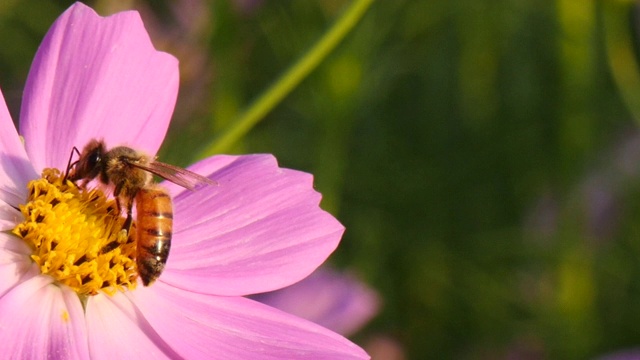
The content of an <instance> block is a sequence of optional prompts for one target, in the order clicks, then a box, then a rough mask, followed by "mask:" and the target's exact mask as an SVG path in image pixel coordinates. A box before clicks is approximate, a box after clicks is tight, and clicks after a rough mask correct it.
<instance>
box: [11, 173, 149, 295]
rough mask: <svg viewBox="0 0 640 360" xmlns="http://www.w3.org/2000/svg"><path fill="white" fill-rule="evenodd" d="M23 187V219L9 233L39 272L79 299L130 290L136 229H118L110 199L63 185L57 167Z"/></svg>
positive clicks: (134, 274)
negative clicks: (22, 243)
mask: <svg viewBox="0 0 640 360" xmlns="http://www.w3.org/2000/svg"><path fill="white" fill-rule="evenodd" d="M27 187H28V190H29V196H28V198H27V201H26V203H25V204H24V205H20V211H21V212H22V215H23V216H24V221H23V222H22V223H19V224H18V225H17V226H16V227H15V228H14V229H13V231H12V233H13V234H15V235H16V236H18V237H20V238H21V239H23V240H24V241H25V242H26V243H27V244H28V245H29V246H30V247H31V249H32V251H33V252H32V255H31V259H32V260H33V261H34V262H35V263H36V264H38V266H39V267H40V271H41V272H42V273H43V274H46V275H49V276H52V277H53V278H54V279H56V281H57V282H58V283H61V284H64V285H66V286H69V287H70V288H72V289H73V290H75V291H76V292H77V293H78V295H80V296H82V297H84V296H88V295H96V294H98V293H99V292H104V293H106V294H109V295H113V294H115V293H116V292H118V291H125V290H127V289H134V288H135V286H136V278H137V271H136V262H135V253H136V244H135V241H134V240H133V239H135V226H132V228H131V229H130V231H128V232H127V231H126V230H123V228H122V226H123V224H124V222H125V219H124V218H123V217H122V216H121V214H120V212H119V211H118V208H117V206H116V203H115V201H114V200H113V199H108V198H107V197H106V196H105V194H104V192H102V191H101V190H100V189H91V190H87V189H83V188H81V187H78V186H76V185H75V184H74V183H72V182H71V181H68V180H66V181H63V178H62V177H61V175H60V171H59V170H57V169H45V170H44V171H43V173H42V178H40V179H36V180H33V181H31V182H29V184H28V185H27Z"/></svg>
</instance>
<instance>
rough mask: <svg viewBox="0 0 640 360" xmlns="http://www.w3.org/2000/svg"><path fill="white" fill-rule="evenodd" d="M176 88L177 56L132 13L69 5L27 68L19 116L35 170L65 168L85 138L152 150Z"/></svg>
mask: <svg viewBox="0 0 640 360" xmlns="http://www.w3.org/2000/svg"><path fill="white" fill-rule="evenodd" d="M177 92H178V63H177V60H176V59H175V58H174V57H173V56H171V55H169V54H166V53H161V52H158V51H156V50H155V49H154V47H153V45H152V44H151V41H150V39H149V35H148V34H147V32H146V31H145V29H144V26H143V24H142V20H141V19H140V15H139V14H138V13H137V12H135V11H126V12H121V13H118V14H115V15H113V16H109V17H105V18H102V17H99V16H98V15H97V14H96V13H95V12H94V11H93V10H92V9H91V8H89V7H87V6H85V5H83V4H81V3H75V4H74V5H72V6H71V7H70V8H69V9H68V10H67V11H65V12H64V13H63V14H62V15H61V16H60V17H59V18H58V20H56V22H55V23H54V24H53V26H52V27H51V29H50V30H49V32H48V33H47V35H46V37H45V38H44V40H43V42H42V45H41V46H40V48H39V49H38V52H37V54H36V57H35V59H34V62H33V65H32V67H31V71H30V72H29V78H28V80H27V85H26V87H25V92H24V98H23V104H22V113H21V115H20V116H21V123H20V132H21V133H22V134H23V135H24V137H25V142H26V148H27V153H28V154H29V158H30V159H31V161H32V162H33V164H34V167H35V168H36V170H37V171H41V170H42V168H44V167H56V168H59V169H64V168H65V167H66V165H67V161H68V159H69V155H70V153H71V148H72V147H73V146H77V147H78V148H80V149H82V147H83V146H84V145H85V144H86V143H87V142H88V141H89V140H90V139H91V138H104V140H105V141H106V143H107V146H108V147H112V146H115V145H119V144H130V145H131V146H132V147H135V148H136V149H141V150H144V151H146V152H148V153H150V154H155V152H156V151H157V149H158V148H159V146H160V144H161V143H162V140H163V138H164V135H165V133H166V130H167V127H168V125H169V120H170V117H171V114H172V112H173V107H174V105H175V100H176V96H177Z"/></svg>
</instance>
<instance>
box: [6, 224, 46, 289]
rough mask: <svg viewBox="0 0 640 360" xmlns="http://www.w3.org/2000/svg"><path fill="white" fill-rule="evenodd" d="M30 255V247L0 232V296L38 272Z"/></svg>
mask: <svg viewBox="0 0 640 360" xmlns="http://www.w3.org/2000/svg"><path fill="white" fill-rule="evenodd" d="M30 255H31V249H30V248H29V247H28V246H27V244H26V243H25V242H24V241H22V240H20V239H18V238H16V237H15V236H13V235H11V234H7V233H2V232H0V297H1V296H3V295H4V294H5V293H6V292H7V291H9V290H10V289H11V288H13V287H14V286H16V284H18V283H20V282H22V281H24V280H25V279H28V278H31V277H33V276H35V275H37V274H40V270H39V269H38V266H37V265H36V264H35V263H34V262H33V261H31V258H30V257H29V256H30Z"/></svg>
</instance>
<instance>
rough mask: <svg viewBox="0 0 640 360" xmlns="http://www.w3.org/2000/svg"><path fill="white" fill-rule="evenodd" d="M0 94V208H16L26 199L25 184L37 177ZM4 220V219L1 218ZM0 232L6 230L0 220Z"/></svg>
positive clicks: (0, 93)
mask: <svg viewBox="0 0 640 360" xmlns="http://www.w3.org/2000/svg"><path fill="white" fill-rule="evenodd" d="M37 175H38V174H36V172H35V171H34V170H33V166H31V164H30V163H29V158H27V153H26V151H25V150H24V146H23V145H22V142H21V141H20V138H19V137H18V133H17V132H16V128H15V127H14V126H13V121H11V115H9V110H8V109H7V104H6V103H5V101H4V96H3V95H2V92H0V208H3V207H4V206H3V204H2V203H5V204H8V205H11V206H13V207H17V206H18V205H19V204H21V203H23V202H24V200H25V199H26V198H27V182H28V181H29V180H31V179H34V178H36V177H37ZM2 218H3V219H5V217H4V216H3V217H2ZM0 230H6V227H5V226H2V221H1V220H0Z"/></svg>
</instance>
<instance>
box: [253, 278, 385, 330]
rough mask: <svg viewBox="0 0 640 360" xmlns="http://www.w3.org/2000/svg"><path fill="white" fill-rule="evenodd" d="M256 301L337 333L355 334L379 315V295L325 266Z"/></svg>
mask: <svg viewBox="0 0 640 360" xmlns="http://www.w3.org/2000/svg"><path fill="white" fill-rule="evenodd" d="M253 299H254V300H257V301H260V302H261V303H263V304H267V305H269V306H273V307H275V308H276V309H280V310H282V311H284V312H286V313H289V314H292V315H296V316H299V317H301V318H303V319H307V320H310V321H313V322H314V323H316V324H318V325H321V326H323V327H326V328H327V329H330V330H333V331H335V332H337V333H339V334H342V335H345V336H347V335H351V334H353V333H355V332H356V331H357V330H359V329H360V328H362V326H364V324H366V323H367V322H368V321H369V320H371V318H372V317H373V316H374V315H375V314H376V313H377V312H378V309H379V307H380V300H379V297H378V294H377V293H376V292H375V291H373V290H372V289H370V288H369V287H367V286H366V285H365V284H364V283H362V282H360V281H359V280H358V279H356V278H355V277H354V276H353V275H351V274H345V273H339V272H338V271H336V270H333V269H329V268H327V267H321V268H319V269H318V270H316V271H315V272H314V273H313V274H311V275H310V276H309V277H307V278H305V279H303V280H302V281H300V282H298V283H295V284H293V285H291V286H289V287H286V288H284V289H280V290H276V291H274V292H270V293H265V294H258V295H256V296H255V297H253Z"/></svg>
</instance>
